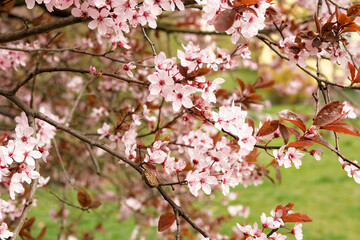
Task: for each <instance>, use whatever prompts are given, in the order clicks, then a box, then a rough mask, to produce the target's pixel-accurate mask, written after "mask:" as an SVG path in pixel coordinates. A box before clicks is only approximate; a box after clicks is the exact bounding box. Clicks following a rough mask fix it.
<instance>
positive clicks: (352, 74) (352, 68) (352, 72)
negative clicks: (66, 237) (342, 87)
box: [348, 62, 355, 80]
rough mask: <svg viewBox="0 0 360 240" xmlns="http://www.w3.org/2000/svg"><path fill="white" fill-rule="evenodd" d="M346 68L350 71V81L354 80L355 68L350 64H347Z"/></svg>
mask: <svg viewBox="0 0 360 240" xmlns="http://www.w3.org/2000/svg"><path fill="white" fill-rule="evenodd" d="M348 67H349V69H350V75H351V80H354V78H355V67H354V66H353V65H352V64H351V63H350V62H348Z"/></svg>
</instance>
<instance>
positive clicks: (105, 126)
mask: <svg viewBox="0 0 360 240" xmlns="http://www.w3.org/2000/svg"><path fill="white" fill-rule="evenodd" d="M109 130H110V125H109V124H107V123H105V122H104V123H103V125H102V127H101V128H99V129H98V130H97V133H98V134H100V137H99V139H103V138H104V137H106V136H109V135H110V131H109Z"/></svg>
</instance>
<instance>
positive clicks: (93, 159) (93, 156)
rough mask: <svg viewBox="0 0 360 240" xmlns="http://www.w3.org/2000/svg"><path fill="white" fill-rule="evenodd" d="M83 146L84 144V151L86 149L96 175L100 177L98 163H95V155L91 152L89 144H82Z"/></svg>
mask: <svg viewBox="0 0 360 240" xmlns="http://www.w3.org/2000/svg"><path fill="white" fill-rule="evenodd" d="M84 144H85V147H86V149H87V150H88V152H89V155H90V159H91V161H92V162H93V164H94V166H95V169H96V174H97V175H99V176H100V175H101V170H100V166H99V163H98V161H97V159H96V157H95V154H94V152H93V150H92V149H91V147H90V145H89V144H87V143H84Z"/></svg>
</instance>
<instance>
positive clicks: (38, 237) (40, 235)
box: [36, 226, 47, 240]
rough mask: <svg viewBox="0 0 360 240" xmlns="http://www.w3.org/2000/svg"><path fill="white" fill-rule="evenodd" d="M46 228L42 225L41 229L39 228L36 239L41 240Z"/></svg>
mask: <svg viewBox="0 0 360 240" xmlns="http://www.w3.org/2000/svg"><path fill="white" fill-rule="evenodd" d="M46 229H47V227H46V226H45V227H43V229H42V230H41V232H40V234H39V236H37V238H36V240H41V239H42V238H43V237H45V234H46Z"/></svg>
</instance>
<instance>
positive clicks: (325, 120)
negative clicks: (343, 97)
mask: <svg viewBox="0 0 360 240" xmlns="http://www.w3.org/2000/svg"><path fill="white" fill-rule="evenodd" d="M343 107H344V105H343V104H342V103H341V102H339V101H335V102H330V103H328V104H326V105H325V106H324V107H323V108H322V109H320V111H319V112H318V113H317V115H316V117H315V119H314V125H315V126H319V127H322V126H325V125H328V124H330V123H333V122H335V121H336V120H338V119H339V118H340V117H341V114H342V110H343Z"/></svg>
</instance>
